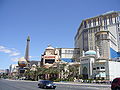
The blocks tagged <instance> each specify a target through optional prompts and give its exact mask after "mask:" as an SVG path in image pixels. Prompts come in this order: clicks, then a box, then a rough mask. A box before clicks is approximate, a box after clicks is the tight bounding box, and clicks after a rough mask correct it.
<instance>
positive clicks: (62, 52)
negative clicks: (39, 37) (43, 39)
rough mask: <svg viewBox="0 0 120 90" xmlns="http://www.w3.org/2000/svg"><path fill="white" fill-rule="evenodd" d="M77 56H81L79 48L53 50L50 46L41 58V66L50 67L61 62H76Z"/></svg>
mask: <svg viewBox="0 0 120 90" xmlns="http://www.w3.org/2000/svg"><path fill="white" fill-rule="evenodd" d="M77 54H79V49H77V48H53V47H51V46H48V47H47V48H46V49H45V51H44V54H42V56H41V65H42V66H45V67H50V66H53V65H54V64H55V63H59V62H66V63H70V62H75V61H76V57H75V56H76V55H77Z"/></svg>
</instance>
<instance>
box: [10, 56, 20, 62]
mask: <svg viewBox="0 0 120 90" xmlns="http://www.w3.org/2000/svg"><path fill="white" fill-rule="evenodd" d="M11 60H12V61H13V62H18V60H19V58H17V57H15V58H11Z"/></svg>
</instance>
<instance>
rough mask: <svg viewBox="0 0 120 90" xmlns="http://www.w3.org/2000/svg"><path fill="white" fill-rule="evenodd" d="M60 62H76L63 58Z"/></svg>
mask: <svg viewBox="0 0 120 90" xmlns="http://www.w3.org/2000/svg"><path fill="white" fill-rule="evenodd" d="M60 60H62V61H64V62H68V63H69V62H75V61H74V60H73V59H70V58H61V59H60Z"/></svg>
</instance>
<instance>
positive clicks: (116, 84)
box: [111, 78, 120, 90]
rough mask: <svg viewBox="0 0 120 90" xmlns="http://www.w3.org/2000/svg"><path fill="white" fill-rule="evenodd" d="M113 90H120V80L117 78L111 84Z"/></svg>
mask: <svg viewBox="0 0 120 90" xmlns="http://www.w3.org/2000/svg"><path fill="white" fill-rule="evenodd" d="M111 89H112V90H120V78H115V79H114V80H113V81H112V83H111Z"/></svg>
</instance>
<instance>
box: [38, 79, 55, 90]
mask: <svg viewBox="0 0 120 90" xmlns="http://www.w3.org/2000/svg"><path fill="white" fill-rule="evenodd" d="M38 87H39V88H44V89H47V88H51V89H55V88H56V85H55V84H54V83H53V81H50V80H40V81H39V82H38Z"/></svg>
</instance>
